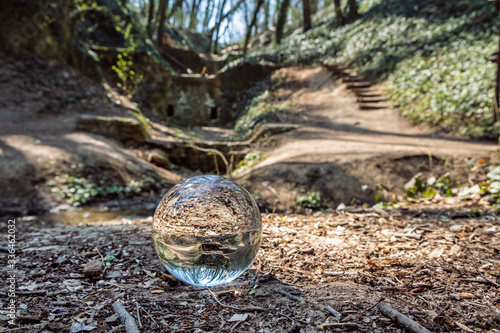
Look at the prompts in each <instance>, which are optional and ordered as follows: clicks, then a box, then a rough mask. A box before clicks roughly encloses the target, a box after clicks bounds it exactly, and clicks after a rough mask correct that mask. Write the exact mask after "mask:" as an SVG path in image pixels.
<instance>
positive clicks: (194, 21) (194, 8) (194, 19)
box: [189, 0, 201, 30]
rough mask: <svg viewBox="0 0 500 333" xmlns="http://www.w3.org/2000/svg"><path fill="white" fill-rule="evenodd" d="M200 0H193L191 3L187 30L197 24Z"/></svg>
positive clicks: (194, 27)
mask: <svg viewBox="0 0 500 333" xmlns="http://www.w3.org/2000/svg"><path fill="white" fill-rule="evenodd" d="M200 4H201V0H200V1H198V2H197V1H196V0H193V4H192V6H191V13H190V14H189V30H195V29H196V26H197V25H198V20H197V13H198V10H199V9H200Z"/></svg>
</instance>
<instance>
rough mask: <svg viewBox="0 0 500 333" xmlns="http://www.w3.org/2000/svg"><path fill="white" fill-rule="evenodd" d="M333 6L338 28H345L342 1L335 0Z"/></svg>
mask: <svg viewBox="0 0 500 333" xmlns="http://www.w3.org/2000/svg"><path fill="white" fill-rule="evenodd" d="M333 5H334V6H335V18H336V19H337V26H338V27H340V26H343V25H344V16H343V15H342V9H341V8H340V0H333Z"/></svg>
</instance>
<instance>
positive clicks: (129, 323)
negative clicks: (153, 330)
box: [112, 301, 140, 333]
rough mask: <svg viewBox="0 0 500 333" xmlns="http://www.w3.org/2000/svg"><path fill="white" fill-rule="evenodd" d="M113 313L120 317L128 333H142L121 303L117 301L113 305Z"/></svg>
mask: <svg viewBox="0 0 500 333" xmlns="http://www.w3.org/2000/svg"><path fill="white" fill-rule="evenodd" d="M112 307H113V311H114V312H115V313H116V314H117V315H118V316H119V317H120V319H121V320H122V323H123V325H124V326H125V332H127V333H140V331H139V329H138V328H137V324H136V322H135V319H134V317H132V316H131V315H130V313H128V312H127V310H126V309H125V307H124V306H123V304H122V303H121V302H120V301H115V302H114V303H113V306H112Z"/></svg>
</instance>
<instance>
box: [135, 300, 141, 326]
mask: <svg viewBox="0 0 500 333" xmlns="http://www.w3.org/2000/svg"><path fill="white" fill-rule="evenodd" d="M135 309H136V311H137V322H138V323H139V327H140V328H142V323H141V314H140V313H139V302H135Z"/></svg>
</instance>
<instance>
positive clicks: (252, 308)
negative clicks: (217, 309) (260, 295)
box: [208, 289, 267, 312]
mask: <svg viewBox="0 0 500 333" xmlns="http://www.w3.org/2000/svg"><path fill="white" fill-rule="evenodd" d="M208 291H209V292H210V293H211V294H212V296H213V297H214V299H215V301H216V302H217V304H219V305H220V306H223V307H225V308H228V309H233V310H236V311H249V312H252V311H267V310H266V309H264V308H262V307H260V306H253V305H249V306H244V307H236V306H232V305H228V304H224V303H222V302H221V301H219V299H218V298H217V296H215V294H214V293H213V291H212V290H210V289H208Z"/></svg>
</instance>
